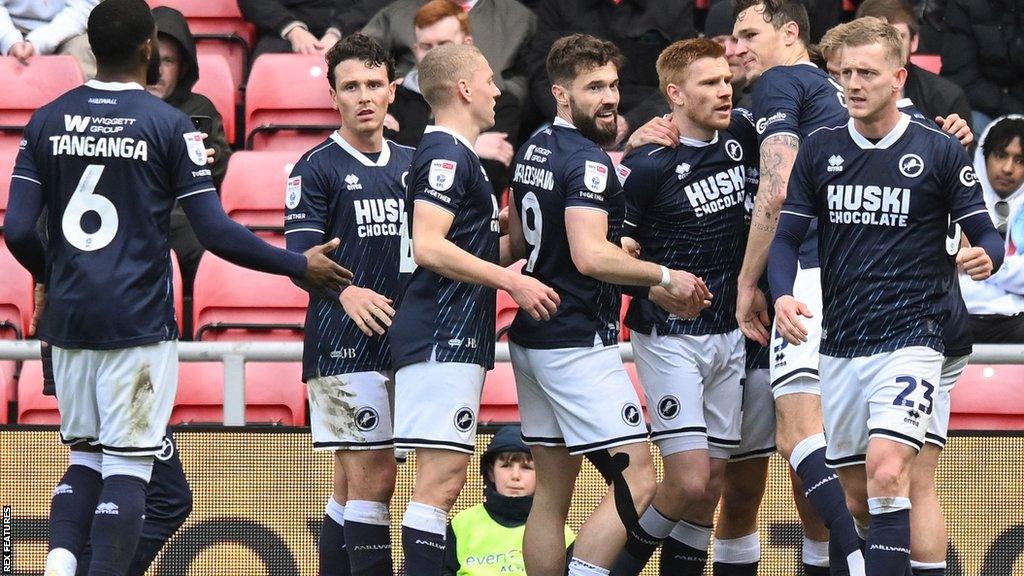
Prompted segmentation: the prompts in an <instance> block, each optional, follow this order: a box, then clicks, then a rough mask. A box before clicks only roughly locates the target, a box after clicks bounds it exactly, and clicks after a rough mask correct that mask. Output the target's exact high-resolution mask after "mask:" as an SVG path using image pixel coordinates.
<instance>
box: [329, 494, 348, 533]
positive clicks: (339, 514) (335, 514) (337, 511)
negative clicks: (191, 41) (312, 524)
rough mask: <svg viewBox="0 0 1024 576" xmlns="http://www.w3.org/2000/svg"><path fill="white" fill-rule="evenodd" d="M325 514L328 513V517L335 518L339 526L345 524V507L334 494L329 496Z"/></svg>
mask: <svg viewBox="0 0 1024 576" xmlns="http://www.w3.org/2000/svg"><path fill="white" fill-rule="evenodd" d="M324 514H327V517H328V518H330V519H331V520H334V522H335V523H337V524H338V526H344V525H345V507H344V506H342V505H341V504H338V501H337V500H335V499H334V496H328V497H327V506H326V507H325V508H324Z"/></svg>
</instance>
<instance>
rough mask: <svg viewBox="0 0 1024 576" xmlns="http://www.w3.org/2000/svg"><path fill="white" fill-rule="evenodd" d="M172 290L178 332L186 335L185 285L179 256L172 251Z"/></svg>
mask: <svg viewBox="0 0 1024 576" xmlns="http://www.w3.org/2000/svg"><path fill="white" fill-rule="evenodd" d="M171 290H173V291H174V318H175V319H176V320H177V321H178V333H179V334H182V336H184V335H185V286H184V284H182V281H181V268H180V267H179V266H178V257H177V256H176V255H175V254H174V252H171Z"/></svg>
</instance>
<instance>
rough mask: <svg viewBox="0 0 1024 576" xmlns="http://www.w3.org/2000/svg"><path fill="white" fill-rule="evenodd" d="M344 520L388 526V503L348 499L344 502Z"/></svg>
mask: <svg viewBox="0 0 1024 576" xmlns="http://www.w3.org/2000/svg"><path fill="white" fill-rule="evenodd" d="M345 520H351V521H353V522H358V523H360V524H373V525H375V526H390V525H391V513H390V512H388V505H387V504H385V503H383V502H373V501H371V500H349V501H348V503H347V504H345Z"/></svg>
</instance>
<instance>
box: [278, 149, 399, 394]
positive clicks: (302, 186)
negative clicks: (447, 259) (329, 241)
mask: <svg viewBox="0 0 1024 576" xmlns="http://www.w3.org/2000/svg"><path fill="white" fill-rule="evenodd" d="M412 151H413V150H412V148H407V147H405V146H399V145H397V144H395V143H394V142H389V141H387V140H385V141H384V144H383V147H382V148H381V152H380V153H379V155H366V154H363V153H362V152H360V151H359V150H356V149H355V148H353V147H352V145H350V144H349V143H348V142H346V141H345V139H344V138H342V137H341V136H340V135H339V134H338V133H337V132H335V133H333V134H331V137H330V138H329V139H327V141H326V142H324V143H322V144H321V145H319V146H317V147H316V148H313V149H312V150H310V151H309V152H307V153H306V154H304V155H303V156H302V158H301V159H300V160H299V161H298V162H296V163H295V167H294V168H293V169H292V172H291V175H290V176H289V178H288V183H287V187H286V190H285V205H286V208H287V212H286V214H285V234H289V233H293V232H301V231H309V232H318V233H321V234H323V235H324V238H340V239H341V246H339V247H338V249H337V250H335V251H334V253H333V254H332V255H331V256H332V258H333V259H334V261H335V262H337V263H338V264H340V265H342V266H344V267H346V268H348V269H349V270H351V271H352V274H353V278H352V284H353V285H355V286H359V287H361V288H369V289H371V290H373V291H374V292H376V293H378V294H381V295H383V296H385V297H387V298H390V299H391V300H393V301H394V300H397V299H398V295H399V271H398V267H399V251H400V248H401V238H402V228H403V226H404V225H405V179H406V177H407V175H408V170H409V162H410V161H411V160H412ZM371 156H376V158H372V157H371ZM390 368H391V348H390V346H389V345H388V339H387V337H386V336H380V335H375V336H367V335H366V334H363V332H362V331H361V330H360V329H359V327H358V326H356V323H355V322H353V321H352V319H351V318H349V317H348V314H346V313H345V309H344V308H343V307H342V306H341V303H339V302H337V301H335V300H330V299H326V298H323V297H322V296H321V295H320V294H318V293H311V294H310V299H309V310H308V311H307V312H306V334H305V345H304V347H303V354H302V378H303V380H306V379H309V378H317V377H323V376H333V375H336V374H349V373H352V372H366V371H380V370H389V369H390Z"/></svg>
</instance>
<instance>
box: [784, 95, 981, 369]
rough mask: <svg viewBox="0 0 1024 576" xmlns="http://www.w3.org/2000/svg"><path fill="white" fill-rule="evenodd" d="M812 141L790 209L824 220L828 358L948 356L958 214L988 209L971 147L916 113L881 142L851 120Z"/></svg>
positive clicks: (794, 178)
mask: <svg viewBox="0 0 1024 576" xmlns="http://www.w3.org/2000/svg"><path fill="white" fill-rule="evenodd" d="M805 144H806V146H802V147H801V149H800V153H799V154H798V155H797V161H796V165H795V166H794V168H793V174H792V175H791V177H790V182H789V191H788V195H787V199H786V204H785V206H784V208H783V212H785V213H787V214H794V215H797V216H802V217H807V218H815V217H817V218H818V220H819V223H820V230H819V232H820V236H821V237H820V240H819V241H820V251H821V259H822V262H821V264H822V295H823V301H824V303H825V317H824V329H823V334H822V342H821V352H822V354H827V355H829V356H837V357H844V358H849V357H855V356H870V355H872V354H879V353H882V352H890V351H893V350H898V349H900V348H906V347H909V346H928V347H931V348H933V349H935V350H938V351H940V352H941V351H942V350H943V347H942V340H943V327H944V323H945V320H946V316H947V314H948V312H949V307H948V303H947V299H946V293H947V290H948V284H949V282H950V281H951V279H950V274H949V272H950V267H949V259H948V255H947V254H946V248H945V239H946V231H947V228H948V226H949V222H950V218H952V221H953V222H954V223H955V222H957V221H959V220H961V219H963V218H966V217H968V216H971V215H973V214H978V213H985V205H984V202H983V201H982V198H981V189H980V187H979V186H978V185H977V177H976V176H975V174H974V169H973V168H972V166H971V162H970V160H969V158H968V157H967V153H966V152H965V151H964V149H963V146H961V145H960V144H959V143H958V142H957V141H956V139H954V138H952V137H950V136H949V135H947V134H944V133H942V132H940V131H938V130H936V129H934V128H932V127H929V126H925V125H924V124H921V123H919V122H917V121H912V120H911V119H910V117H909V116H907V115H906V114H901V115H900V120H899V122H898V124H897V125H896V127H895V128H894V129H893V131H892V132H891V133H889V134H888V135H886V136H885V137H884V138H882V139H881V140H879V141H878V142H877V143H873V142H871V141H870V140H868V139H866V138H864V137H863V136H862V135H861V134H860V133H858V132H857V131H856V130H855V129H854V127H853V120H850V121H848V122H847V123H846V124H843V125H840V126H836V127H832V128H823V129H821V130H818V131H817V132H815V133H814V134H812V135H811V136H810V137H808V138H807V139H806V140H805Z"/></svg>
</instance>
